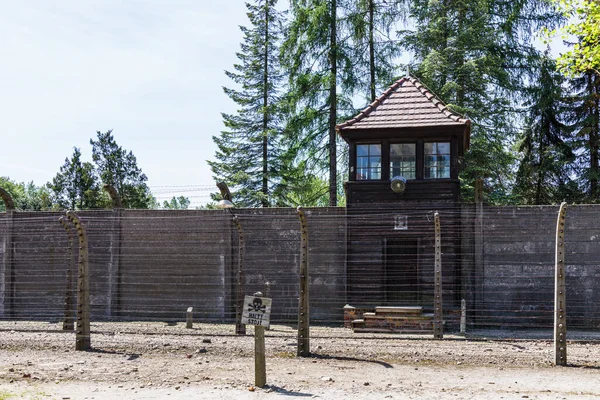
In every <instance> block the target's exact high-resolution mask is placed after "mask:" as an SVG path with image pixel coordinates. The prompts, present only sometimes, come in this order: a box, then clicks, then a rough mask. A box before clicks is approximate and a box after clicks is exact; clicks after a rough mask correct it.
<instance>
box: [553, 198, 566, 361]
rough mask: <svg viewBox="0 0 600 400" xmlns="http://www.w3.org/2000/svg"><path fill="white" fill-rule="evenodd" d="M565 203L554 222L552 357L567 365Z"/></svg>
mask: <svg viewBox="0 0 600 400" xmlns="http://www.w3.org/2000/svg"><path fill="white" fill-rule="evenodd" d="M566 215H567V203H565V202H563V203H561V205H560V210H559V211H558V220H557V222H556V247H555V273H554V359H555V363H556V365H563V366H564V365H567V304H566V294H565V292H566V284H565V217H566Z"/></svg>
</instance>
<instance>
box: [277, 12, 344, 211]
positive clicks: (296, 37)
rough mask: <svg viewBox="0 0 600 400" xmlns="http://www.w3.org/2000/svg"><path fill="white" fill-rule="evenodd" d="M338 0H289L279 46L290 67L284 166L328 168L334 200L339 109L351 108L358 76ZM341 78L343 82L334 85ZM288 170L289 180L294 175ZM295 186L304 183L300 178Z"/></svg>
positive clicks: (315, 171) (319, 171)
mask: <svg viewBox="0 0 600 400" xmlns="http://www.w3.org/2000/svg"><path fill="white" fill-rule="evenodd" d="M338 6H344V4H343V2H342V1H339V2H338V1H336V0H292V1H291V2H290V10H291V20H290V22H289V24H288V26H287V35H286V40H285V42H284V43H283V46H282V52H281V54H282V58H283V65H284V66H285V68H286V69H287V71H288V74H289V75H288V85H289V91H288V95H287V96H286V99H285V100H286V110H287V112H288V119H287V123H286V130H285V133H286V134H285V145H286V148H287V152H286V155H285V162H286V163H287V165H288V166H287V169H288V170H293V169H295V168H297V167H298V165H300V164H301V163H302V164H303V165H304V166H305V168H308V171H307V172H306V174H307V175H310V176H322V175H323V174H324V173H325V172H326V171H328V173H329V204H330V205H336V204H337V134H336V132H335V125H336V123H337V122H339V121H338V109H346V110H347V109H350V108H352V102H351V101H350V95H351V93H350V91H351V90H350V88H351V87H352V85H353V82H355V81H356V78H355V74H354V70H353V69H352V56H351V53H352V51H351V49H350V48H349V47H348V44H349V42H348V41H346V40H338V38H340V37H342V35H343V32H342V31H341V29H340V27H339V24H338ZM340 83H341V87H340V86H338V85H339V84H340ZM294 176H296V177H297V175H293V174H292V175H290V176H288V177H287V181H288V182H290V180H291V179H293V177H294ZM294 186H295V187H304V185H303V184H301V183H300V182H298V183H296V184H294Z"/></svg>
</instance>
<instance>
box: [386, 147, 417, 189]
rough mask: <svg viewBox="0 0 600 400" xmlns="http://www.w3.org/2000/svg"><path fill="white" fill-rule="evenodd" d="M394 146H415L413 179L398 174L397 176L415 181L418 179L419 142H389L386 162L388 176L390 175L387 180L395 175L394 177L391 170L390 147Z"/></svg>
mask: <svg viewBox="0 0 600 400" xmlns="http://www.w3.org/2000/svg"><path fill="white" fill-rule="evenodd" d="M395 144H412V145H414V146H415V153H414V157H415V161H414V177H412V178H408V177H406V176H404V175H402V173H400V174H399V175H400V176H404V177H405V178H406V179H407V180H417V179H419V141H417V140H406V141H392V142H389V145H388V148H387V151H388V154H389V162H388V165H389V167H388V168H389V175H390V177H389V179H392V178H393V177H394V176H396V175H394V173H393V168H392V146H393V145H395Z"/></svg>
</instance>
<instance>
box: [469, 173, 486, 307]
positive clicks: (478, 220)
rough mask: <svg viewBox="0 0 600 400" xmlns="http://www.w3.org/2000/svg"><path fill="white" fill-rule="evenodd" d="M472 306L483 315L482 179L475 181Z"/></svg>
mask: <svg viewBox="0 0 600 400" xmlns="http://www.w3.org/2000/svg"><path fill="white" fill-rule="evenodd" d="M474 235H475V237H474V242H475V243H474V245H475V248H474V249H473V252H474V262H475V266H474V274H475V277H474V282H475V285H474V290H475V296H474V300H475V301H474V304H472V305H471V310H475V312H480V313H483V304H484V301H483V296H484V293H483V276H484V256H483V179H477V180H476V181H475V226H474Z"/></svg>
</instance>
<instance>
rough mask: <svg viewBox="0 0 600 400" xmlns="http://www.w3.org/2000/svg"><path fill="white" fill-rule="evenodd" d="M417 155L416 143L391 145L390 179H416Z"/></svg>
mask: <svg viewBox="0 0 600 400" xmlns="http://www.w3.org/2000/svg"><path fill="white" fill-rule="evenodd" d="M416 171H417V153H416V145H415V143H392V144H391V145H390V177H394V176H403V177H405V178H406V179H415V178H416Z"/></svg>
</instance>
